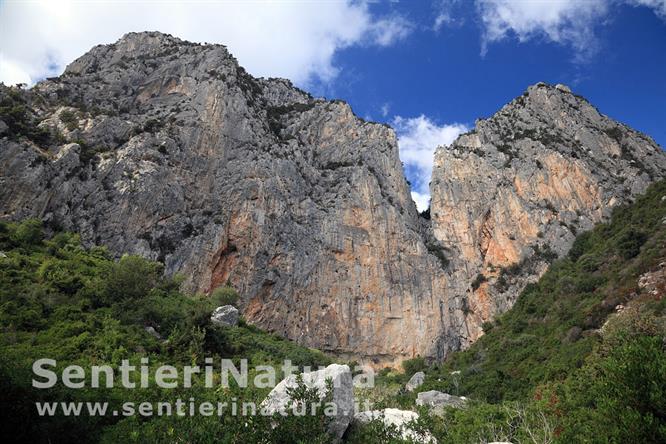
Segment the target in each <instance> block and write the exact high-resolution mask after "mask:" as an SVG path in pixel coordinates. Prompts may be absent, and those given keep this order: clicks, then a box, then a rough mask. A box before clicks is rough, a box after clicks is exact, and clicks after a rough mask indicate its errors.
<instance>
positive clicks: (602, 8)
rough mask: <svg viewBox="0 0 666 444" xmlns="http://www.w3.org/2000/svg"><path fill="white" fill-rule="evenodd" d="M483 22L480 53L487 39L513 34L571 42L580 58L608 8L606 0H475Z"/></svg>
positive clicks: (590, 48) (591, 50) (523, 38)
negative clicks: (595, 27) (596, 25)
mask: <svg viewBox="0 0 666 444" xmlns="http://www.w3.org/2000/svg"><path fill="white" fill-rule="evenodd" d="M477 8H478V11H479V15H480V16H481V21H482V23H483V26H484V31H483V37H482V54H485V52H486V50H487V45H488V44H489V43H493V42H497V41H500V40H503V39H505V38H507V37H509V36H510V35H511V34H513V35H515V36H516V37H517V38H518V40H519V41H521V42H524V41H526V40H529V39H532V38H545V39H547V40H550V41H553V42H557V43H561V44H565V45H570V46H571V47H573V48H574V50H575V51H576V55H577V57H578V58H579V59H581V60H582V59H584V58H585V57H587V56H589V55H591V54H593V53H594V52H595V50H596V47H597V41H596V38H595V35H594V25H595V24H596V22H597V21H598V19H600V18H601V17H603V16H604V15H605V14H606V13H607V10H608V4H607V1H606V0H585V1H579V0H550V1H511V0H477Z"/></svg>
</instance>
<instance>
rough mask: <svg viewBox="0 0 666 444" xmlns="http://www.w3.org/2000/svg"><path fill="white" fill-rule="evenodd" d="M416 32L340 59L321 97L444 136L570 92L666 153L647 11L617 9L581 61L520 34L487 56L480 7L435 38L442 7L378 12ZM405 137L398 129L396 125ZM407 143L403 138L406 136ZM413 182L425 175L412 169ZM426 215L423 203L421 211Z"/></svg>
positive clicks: (462, 9) (663, 55) (662, 69)
mask: <svg viewBox="0 0 666 444" xmlns="http://www.w3.org/2000/svg"><path fill="white" fill-rule="evenodd" d="M375 6H376V7H378V8H384V9H391V10H393V11H397V12H399V13H400V14H403V15H405V16H407V17H408V18H409V19H410V20H411V21H413V22H414V23H418V24H419V26H418V28H417V29H414V30H413V32H412V33H411V34H410V36H409V37H408V38H406V39H404V40H403V41H401V42H400V43H399V44H396V45H393V46H391V47H388V48H382V47H379V48H366V47H353V48H348V49H345V50H343V51H341V52H340V53H339V54H338V55H337V57H336V59H335V62H336V65H338V66H339V67H340V68H341V71H340V75H339V76H338V77H337V78H336V80H335V82H334V83H333V84H332V85H327V86H322V85H319V87H318V88H315V90H316V92H319V93H322V94H324V95H330V96H335V97H339V98H342V99H344V100H347V101H348V102H349V103H350V104H351V105H352V107H353V109H354V111H355V112H357V113H358V114H360V115H362V116H366V117H368V118H371V119H372V120H377V121H382V122H387V123H389V124H393V125H394V126H396V125H395V123H396V122H395V116H401V117H402V118H403V119H410V118H414V117H417V116H421V115H423V116H425V117H426V118H427V119H429V120H430V121H431V122H432V123H433V124H435V125H437V126H446V125H449V124H452V123H462V124H464V125H467V126H469V127H473V125H474V120H475V119H476V118H478V117H488V116H490V115H492V114H493V113H494V112H496V111H497V110H499V108H500V107H502V106H503V105H504V104H506V103H507V102H509V101H510V100H511V99H513V98H514V97H516V96H518V95H520V94H521V93H522V92H523V91H524V90H525V89H526V88H527V86H528V85H531V84H534V83H536V82H538V81H545V82H548V83H553V84H555V83H564V84H567V85H569V86H570V87H571V88H572V90H573V91H574V92H576V93H578V94H581V95H583V96H584V97H586V98H587V99H588V100H590V102H592V104H594V105H595V106H597V107H598V108H599V109H600V110H601V112H603V113H605V114H607V115H609V116H611V117H613V118H615V119H617V120H619V121H622V122H624V123H627V124H629V125H630V126H632V127H634V128H636V129H638V130H640V131H643V132H645V133H647V134H649V135H650V136H652V137H653V138H654V139H655V140H656V141H657V142H658V143H659V144H660V145H661V146H662V147H666V20H665V19H663V18H660V17H659V16H658V15H657V14H655V11H654V10H653V9H651V8H648V7H635V6H632V5H629V4H617V5H615V6H614V7H613V9H612V10H611V11H609V13H608V14H607V15H605V16H604V17H603V18H601V19H600V20H598V21H592V22H590V25H591V26H592V27H593V29H594V36H593V38H592V40H590V41H589V42H586V43H585V44H586V45H590V46H592V47H593V50H591V51H590V52H586V53H584V54H582V55H580V49H579V48H578V47H577V46H576V44H574V43H569V42H566V41H565V42H557V41H553V40H552V39H549V38H548V37H546V36H544V35H535V36H534V37H532V38H527V39H525V40H524V41H522V42H521V41H520V40H519V38H518V37H517V36H516V35H515V33H514V32H510V33H508V35H507V36H506V37H505V38H503V39H501V40H500V41H496V42H492V43H489V44H488V46H487V49H486V52H485V55H482V54H481V51H482V35H483V28H484V25H483V23H482V22H481V19H480V18H479V16H478V11H477V8H476V6H475V5H474V4H473V2H464V3H463V2H460V3H458V4H457V5H456V7H455V8H453V9H452V11H451V13H450V14H451V16H452V17H451V20H454V22H452V23H449V24H444V25H443V26H442V27H441V28H440V29H439V31H438V32H435V31H434V30H433V29H432V27H431V28H428V25H429V24H430V25H431V26H432V24H433V23H434V20H435V18H436V17H437V11H438V10H437V7H436V5H435V6H433V5H432V4H428V3H426V2H407V3H403V4H381V5H375ZM398 127H399V125H398ZM403 135H404V133H403ZM406 171H407V174H408V178H409V179H410V181H411V182H412V183H413V184H419V183H420V184H421V185H422V186H421V189H420V190H418V191H420V192H423V193H425V188H424V187H426V186H427V183H423V182H424V180H425V176H426V175H425V174H423V171H421V170H420V169H419V168H414V167H413V165H410V164H408V165H406ZM421 206H422V207H423V203H421Z"/></svg>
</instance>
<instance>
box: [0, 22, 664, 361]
mask: <svg viewBox="0 0 666 444" xmlns="http://www.w3.org/2000/svg"><path fill="white" fill-rule="evenodd" d="M0 94H1V97H0V100H1V101H2V103H1V104H0V105H1V107H2V110H1V111H2V112H1V113H0V119H1V120H2V121H3V122H4V124H0V131H1V132H2V133H3V134H2V137H3V138H2V140H0V217H2V218H9V219H14V220H18V219H23V218H25V217H39V218H41V219H43V220H44V221H45V222H47V223H48V224H49V225H50V226H51V227H54V228H55V227H58V228H64V229H68V230H73V231H76V232H79V233H81V235H82V238H83V240H84V242H86V243H88V244H90V243H98V244H105V245H108V246H109V247H110V248H111V249H112V251H114V252H115V253H116V254H120V253H122V252H130V253H137V254H141V255H143V256H145V257H147V258H150V259H156V260H159V261H162V262H164V264H165V268H166V271H167V273H181V274H182V275H183V276H185V278H186V281H185V286H186V288H187V289H189V290H196V291H209V290H212V289H214V288H216V287H218V286H220V285H223V284H226V283H229V284H230V285H232V286H234V287H235V288H236V289H237V290H238V291H239V293H240V294H241V297H242V306H243V309H244V314H245V316H246V318H247V319H248V320H249V321H250V322H252V323H255V324H257V325H259V326H261V327H264V328H267V329H269V330H271V331H274V332H277V333H279V334H281V335H283V336H286V337H289V338H291V339H294V340H297V341H298V342H300V343H301V344H305V345H308V346H313V347H317V348H320V349H323V350H327V351H331V352H334V353H337V354H339V355H342V356H354V357H357V358H360V359H364V360H368V361H370V362H374V363H375V364H377V365H384V364H390V363H393V362H395V361H399V360H402V359H404V358H407V357H413V356H415V355H422V356H423V355H427V356H438V357H442V356H443V355H444V354H445V353H446V352H447V351H449V350H451V349H458V348H460V347H461V346H466V345H467V344H469V343H470V342H471V341H473V340H474V339H475V338H476V337H478V336H479V334H480V325H481V323H482V322H483V321H484V320H486V319H488V318H489V317H491V316H492V315H493V314H494V313H495V312H497V311H502V310H504V309H506V308H508V307H509V306H510V305H511V303H512V302H513V299H515V294H517V292H518V290H520V288H522V286H524V284H525V282H527V281H529V280H531V279H534V278H535V277H536V276H538V275H539V274H540V273H542V271H543V270H544V268H545V264H546V260H548V259H552V257H553V255H552V254H551V250H552V251H554V252H555V253H558V254H561V253H563V252H565V251H566V250H567V249H568V247H569V246H570V243H571V241H572V240H573V234H572V230H573V229H585V228H589V227H591V225H592V224H593V223H594V222H595V221H597V220H599V219H601V218H602V217H604V215H606V214H608V211H607V210H608V208H610V207H612V206H614V205H615V204H617V203H619V202H623V201H626V200H628V199H630V198H631V196H632V195H634V194H636V193H638V192H641V191H642V190H644V188H645V186H646V185H647V184H648V183H649V182H650V181H652V180H653V179H656V178H657V177H658V176H661V175H662V173H663V171H664V166H666V160H665V157H664V155H663V153H662V152H661V150H660V149H659V147H658V146H657V145H656V144H654V142H652V141H651V140H650V139H648V138H646V137H644V136H642V135H640V134H638V133H636V132H634V131H631V130H630V129H628V128H626V127H624V126H622V125H619V124H617V123H615V122H613V121H611V120H609V119H607V118H605V117H603V116H601V115H599V114H598V113H597V112H596V110H594V108H593V107H591V106H590V105H589V104H587V102H585V101H584V100H582V99H579V98H576V97H575V96H574V95H572V94H571V93H570V92H567V91H563V90H559V89H554V88H550V87H546V86H543V85H537V86H535V87H532V88H530V90H529V91H528V93H527V95H526V96H524V97H521V98H519V99H516V100H515V101H514V102H512V103H511V104H509V105H507V107H505V108H504V109H503V110H502V111H500V112H499V113H498V115H496V116H495V117H493V118H492V119H489V120H487V121H482V122H479V124H478V127H477V129H476V130H475V131H474V132H473V133H471V134H468V135H466V136H462V137H461V138H460V139H459V140H458V141H457V142H456V143H454V145H453V147H452V148H446V149H440V150H439V151H438V154H437V158H436V169H435V171H434V175H433V183H432V194H433V203H432V211H431V213H432V220H431V227H430V228H429V227H427V226H426V225H427V224H425V223H424V221H423V220H422V219H420V218H419V216H418V214H417V212H416V208H415V206H414V204H413V202H412V201H411V199H410V197H409V187H408V184H407V182H406V180H405V177H404V174H403V171H402V167H401V164H400V160H399V158H398V148H397V143H396V137H395V134H394V132H393V131H392V130H391V129H390V128H388V127H386V126H383V125H380V124H375V123H369V122H365V121H363V120H362V119H360V118H358V117H356V116H355V115H354V114H353V112H352V111H351V109H350V107H349V106H348V105H347V104H345V103H343V102H339V101H327V100H323V99H316V98H312V97H311V96H309V95H308V94H306V93H304V92H303V91H300V90H298V89H296V88H294V87H292V86H291V84H290V83H289V82H287V81H285V80H280V79H254V78H252V77H251V76H249V75H248V74H247V73H246V72H245V71H244V70H243V68H241V67H240V66H239V65H238V63H237V62H236V60H235V59H234V58H233V57H232V56H231V55H230V54H229V53H228V52H227V50H226V48H225V47H223V46H219V45H198V44H192V43H188V42H184V41H181V40H179V39H176V38H173V37H171V36H168V35H164V34H159V33H138V34H128V35H127V36H125V37H123V38H122V39H121V40H119V41H118V42H117V43H115V44H112V45H103V46H97V47H95V48H93V49H92V50H91V51H90V52H89V53H87V54H86V55H84V56H83V57H81V58H80V59H78V60H76V61H75V62H73V63H72V64H71V65H70V66H68V67H67V69H66V71H65V73H64V74H63V75H62V76H61V77H58V78H53V79H48V80H46V81H43V82H41V83H39V84H38V85H36V86H35V87H34V88H32V89H30V90H28V91H17V90H16V89H8V88H2V90H1V92H0ZM35 125H36V126H35ZM625 176H626V179H625ZM489 190H491V192H489ZM493 193H495V196H494V197H493ZM516 222H517V223H516ZM574 227H575V228H574ZM431 228H432V230H431ZM433 233H434V236H433V235H432V234H433ZM440 242H441V244H440ZM536 244H539V245H540V247H539V253H540V254H538V255H535V250H536V246H535V245H536ZM546 244H548V245H549V247H550V249H548V248H546V247H545V245H546ZM536 257H538V258H539V259H543V260H542V261H528V259H529V258H536ZM521 261H523V262H525V261H528V262H529V265H531V266H530V267H522V268H521V270H522V272H521V273H520V276H519V277H512V276H508V277H505V278H504V282H505V285H504V287H506V289H504V288H503V287H502V286H498V285H497V284H498V282H496V279H495V278H492V273H493V272H491V271H490V268H491V267H495V268H496V271H495V272H494V273H497V268H498V267H506V266H510V265H511V264H514V263H517V262H521ZM514 268H516V269H517V267H514ZM514 271H515V270H514ZM479 272H483V273H485V274H484V276H485V275H487V276H488V277H489V278H491V282H492V284H493V285H492V286H491V285H490V284H489V283H483V282H481V281H482V280H483V279H481V278H478V279H477V275H478V274H479ZM499 283H502V281H501V280H499ZM500 287H502V288H500ZM473 289H476V291H472V290H473ZM501 290H503V291H501Z"/></svg>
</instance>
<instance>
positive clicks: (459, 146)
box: [431, 83, 666, 347]
mask: <svg viewBox="0 0 666 444" xmlns="http://www.w3.org/2000/svg"><path fill="white" fill-rule="evenodd" d="M665 171H666V157H665V156H664V152H663V151H662V149H661V148H660V147H659V146H658V145H657V144H656V143H655V142H654V141H653V140H652V139H650V138H649V137H647V136H645V135H643V134H641V133H638V132H636V131H634V130H632V129H631V128H629V127H627V126H626V125H623V124H620V123H618V122H616V121H614V120H612V119H610V118H608V117H606V116H604V115H603V114H600V113H599V111H598V110H597V109H596V108H594V107H593V106H592V105H590V104H589V103H588V102H587V101H586V100H585V99H583V98H582V97H580V96H577V95H575V94H573V93H572V92H571V91H570V89H569V88H568V87H565V86H564V85H557V86H556V87H551V86H549V85H546V84H543V83H539V84H537V85H534V86H531V87H529V88H528V90H527V91H526V92H525V93H524V94H523V95H522V96H520V97H518V98H516V99H515V100H513V101H512V102H511V103H509V104H507V105H506V106H505V107H504V108H502V109H501V110H500V111H499V112H498V113H496V114H495V115H494V116H492V117H491V118H489V119H486V120H479V121H477V123H476V127H475V129H474V130H473V131H471V132H470V133H468V134H464V135H461V136H460V137H458V139H457V140H456V141H454V143H453V144H452V145H451V146H449V147H440V148H438V149H437V152H436V154H435V165H434V169H433V176H432V182H431V193H432V204H431V217H432V229H433V233H434V236H435V237H436V238H437V239H438V240H439V241H440V242H441V243H442V244H443V245H444V246H446V247H448V248H449V249H450V250H451V251H452V252H453V254H452V255H453V258H454V259H453V260H452V265H451V269H452V270H454V273H453V274H454V275H455V276H457V279H456V281H457V282H460V283H462V284H463V285H462V286H458V288H455V289H454V290H453V291H455V292H456V293H457V294H458V295H460V297H462V298H463V299H464V300H465V301H466V303H465V305H466V306H465V307H464V308H465V321H464V325H465V327H464V328H463V329H460V330H458V331H459V332H462V335H461V336H460V341H461V345H462V346H463V347H464V346H466V345H467V344H469V343H471V342H473V341H474V340H476V338H478V337H479V336H480V335H481V334H482V329H481V325H482V323H483V322H484V321H486V320H488V319H491V318H492V317H493V316H494V315H495V314H497V313H499V312H503V311H505V310H507V309H508V308H510V307H511V306H512V305H513V302H514V301H515V299H516V297H517V296H518V294H519V293H520V291H521V290H522V289H523V288H524V287H525V285H526V284H527V283H529V282H533V281H535V280H537V279H538V277H539V276H540V275H541V274H542V273H543V272H544V271H545V269H546V267H547V265H548V263H549V262H550V261H551V260H552V258H554V257H557V256H562V255H563V254H565V253H566V252H567V251H568V249H569V248H570V247H571V244H572V243H573V240H574V238H575V235H576V233H577V232H581V231H584V230H587V229H590V228H591V227H592V226H593V225H594V224H595V223H597V222H599V221H600V220H602V219H604V218H606V217H607V216H608V215H609V214H610V212H611V210H612V209H613V207H615V206H617V205H619V204H621V203H625V202H628V201H630V200H631V199H632V197H633V196H634V195H636V194H637V193H641V192H642V191H644V190H645V188H646V187H647V186H648V184H649V183H651V182H652V181H654V180H655V179H657V178H660V177H663V176H664V172H665ZM451 296H452V297H454V296H456V295H454V294H452V295H451Z"/></svg>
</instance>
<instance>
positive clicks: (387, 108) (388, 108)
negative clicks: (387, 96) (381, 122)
mask: <svg viewBox="0 0 666 444" xmlns="http://www.w3.org/2000/svg"><path fill="white" fill-rule="evenodd" d="M380 111H381V113H382V117H386V116H388V113H389V111H391V105H390V104H389V103H385V104H383V105H382V108H381V110H380Z"/></svg>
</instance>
